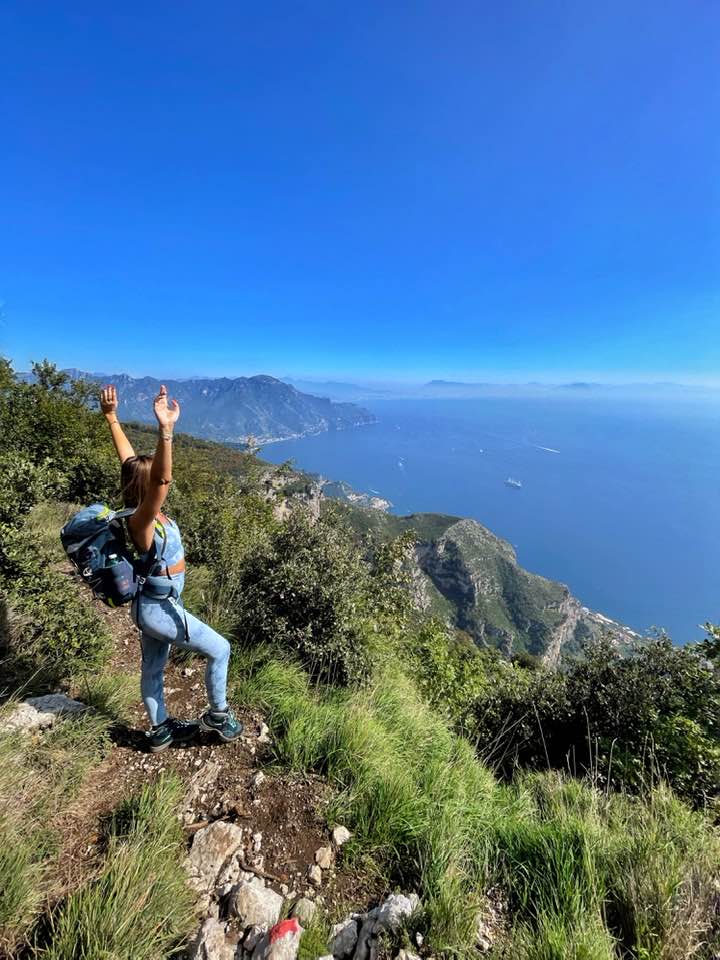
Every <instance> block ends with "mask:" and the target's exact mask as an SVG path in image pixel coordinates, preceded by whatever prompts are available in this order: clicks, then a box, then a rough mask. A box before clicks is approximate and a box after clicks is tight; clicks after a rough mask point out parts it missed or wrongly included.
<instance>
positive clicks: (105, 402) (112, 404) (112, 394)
mask: <svg viewBox="0 0 720 960" xmlns="http://www.w3.org/2000/svg"><path fill="white" fill-rule="evenodd" d="M117 408H118V398H117V390H116V389H115V387H114V386H113V385H112V384H111V383H109V384H108V385H107V386H106V387H103V388H102V390H101V391H100V409H101V410H102V412H103V413H104V414H105V416H106V417H107V416H109V415H110V414H111V413H114V414H117Z"/></svg>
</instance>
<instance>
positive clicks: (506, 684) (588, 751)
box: [455, 637, 720, 805]
mask: <svg viewBox="0 0 720 960" xmlns="http://www.w3.org/2000/svg"><path fill="white" fill-rule="evenodd" d="M708 649H709V647H708V646H707V645H705V644H689V645H687V646H686V647H675V646H673V645H672V643H671V642H670V641H669V640H668V639H667V638H664V637H663V638H660V639H658V640H655V641H652V642H648V643H645V644H643V645H642V646H640V647H639V648H638V649H637V650H636V651H635V653H634V655H632V656H629V657H628V656H625V655H623V654H622V653H621V652H619V651H618V650H617V648H616V647H614V646H613V645H612V644H611V643H609V642H608V641H600V642H598V643H596V644H593V645H591V646H589V647H588V648H587V651H586V656H585V657H584V659H583V660H580V661H577V662H575V663H574V664H572V665H570V666H569V667H568V669H567V671H566V672H564V673H562V672H558V671H555V670H549V669H544V668H540V669H533V670H526V669H522V668H519V667H517V666H513V667H511V668H509V669H505V670H501V671H495V673H494V675H493V682H492V683H488V684H486V685H485V686H483V685H482V684H476V685H475V686H476V693H475V694H473V693H472V692H471V693H470V696H471V697H472V696H474V701H473V704H472V714H473V716H472V719H470V720H468V719H467V714H468V708H467V705H466V703H463V704H462V706H461V708H458V709H456V711H455V719H456V721H458V722H462V723H463V724H464V725H465V727H466V729H468V730H469V731H470V733H471V735H472V736H473V738H474V739H475V740H476V742H477V744H478V749H479V751H480V753H481V754H482V756H483V757H485V758H486V759H487V760H488V761H489V762H490V763H492V764H493V765H494V766H495V767H496V768H497V769H499V770H500V771H501V772H502V773H503V774H504V775H506V776H509V775H510V774H512V772H513V771H514V770H515V769H517V768H518V767H525V768H527V767H530V768H536V769H539V768H543V767H556V768H563V769H566V770H569V771H570V772H571V773H578V774H583V773H584V772H588V771H589V772H591V773H592V775H593V776H594V777H596V778H597V779H598V780H600V781H601V782H609V783H611V784H612V785H614V786H616V787H620V786H624V787H630V788H632V789H641V788H646V787H649V786H651V785H652V784H653V783H654V782H656V781H658V780H659V779H665V780H667V782H668V783H670V784H671V785H672V786H673V788H674V789H676V790H677V791H678V793H679V794H680V795H681V796H683V797H686V798H687V799H689V800H691V801H692V802H693V803H695V804H698V805H705V804H707V803H714V802H715V800H716V798H717V797H718V795H719V794H720V739H719V735H720V673H718V670H717V668H716V666H715V665H714V664H713V662H712V660H711V659H710V658H709V656H708ZM461 687H462V684H461Z"/></svg>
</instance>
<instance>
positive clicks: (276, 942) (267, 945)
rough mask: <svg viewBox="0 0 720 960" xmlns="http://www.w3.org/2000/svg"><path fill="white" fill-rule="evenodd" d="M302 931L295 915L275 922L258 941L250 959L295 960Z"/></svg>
mask: <svg viewBox="0 0 720 960" xmlns="http://www.w3.org/2000/svg"><path fill="white" fill-rule="evenodd" d="M302 933H303V928H302V927H301V926H300V924H299V923H298V921H297V918H296V917H291V918H290V919H289V920H282V921H281V922H280V923H276V924H275V926H274V927H272V928H271V929H270V930H269V931H268V932H267V933H266V934H265V935H264V936H263V937H262V938H261V940H260V941H259V942H258V944H257V946H256V947H255V949H254V950H253V954H252V960H295V958H296V957H297V954H298V947H299V946H300V937H301V936H302Z"/></svg>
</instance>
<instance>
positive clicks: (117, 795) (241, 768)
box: [54, 585, 386, 915]
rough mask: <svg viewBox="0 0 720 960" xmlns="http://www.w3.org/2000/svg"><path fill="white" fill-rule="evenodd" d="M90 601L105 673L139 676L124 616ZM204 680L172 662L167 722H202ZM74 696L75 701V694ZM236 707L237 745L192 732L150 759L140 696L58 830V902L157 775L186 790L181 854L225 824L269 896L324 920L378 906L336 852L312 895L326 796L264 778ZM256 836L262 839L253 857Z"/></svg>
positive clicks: (254, 727)
mask: <svg viewBox="0 0 720 960" xmlns="http://www.w3.org/2000/svg"><path fill="white" fill-rule="evenodd" d="M79 589H81V587H80V585H79ZM88 602H92V603H93V605H94V606H97V609H98V610H99V612H100V614H101V615H102V616H103V617H104V618H105V619H106V622H107V625H108V628H109V630H110V632H111V634H112V637H113V653H112V656H111V661H110V669H111V670H113V671H117V672H124V673H135V674H137V675H139V671H140V645H139V638H138V634H137V630H136V628H135V626H134V625H133V623H132V621H131V619H130V616H129V613H128V611H127V610H126V609H122V610H111V609H110V608H108V607H105V606H104V605H102V604H99V603H97V601H92V600H90V599H89V600H88ZM203 677H204V663H203V661H202V660H201V659H199V658H198V659H193V660H186V659H174V658H173V657H171V659H170V662H169V663H168V667H167V670H166V674H165V695H166V704H167V707H168V711H169V712H170V713H171V715H173V716H177V717H181V718H183V719H193V718H195V717H198V716H199V715H200V713H202V711H203V710H204V709H205V708H206V703H207V700H206V693H205V684H204V679H203ZM77 693H78V696H80V691H77ZM80 698H81V697H80ZM234 706H235V708H236V711H235V712H236V714H237V716H238V717H239V719H240V720H241V721H242V723H243V726H244V732H243V736H242V737H241V739H240V740H239V741H238V742H236V743H232V744H224V743H222V742H221V741H220V740H219V739H218V738H217V737H216V736H215V735H213V734H205V733H203V732H201V731H199V732H198V734H197V735H196V737H195V738H194V739H193V740H190V741H188V742H187V743H186V744H183V745H175V746H172V747H171V748H169V749H167V750H165V751H163V752H161V753H157V754H151V753H149V752H147V749H146V745H145V744H146V740H145V733H144V731H145V729H146V728H147V720H146V718H145V714H144V710H143V707H142V703H141V702H140V694H139V691H138V704H137V707H136V708H134V710H133V714H132V718H131V724H130V725H128V726H124V725H123V726H118V727H117V728H116V729H115V730H114V731H113V734H112V737H113V746H112V748H111V750H110V752H109V753H108V755H107V756H106V757H105V758H104V759H103V760H102V761H101V762H100V763H99V764H98V765H97V766H96V767H94V768H93V769H91V770H90V772H89V774H88V776H87V778H86V781H85V782H84V784H83V786H82V788H81V790H80V793H79V795H78V796H77V797H76V799H75V800H74V801H73V803H72V804H71V806H70V807H69V809H68V810H66V812H65V814H64V816H63V819H62V821H61V822H60V823H59V824H58V827H59V832H60V835H61V836H62V846H61V850H60V853H59V858H58V864H57V888H56V890H55V891H54V893H55V894H56V895H57V896H61V895H63V894H65V893H67V892H69V891H71V890H72V889H74V888H76V887H77V886H78V885H79V884H80V883H81V882H83V881H85V880H87V879H88V878H89V877H91V876H93V875H94V874H96V873H97V871H98V870H99V868H100V866H101V865H102V860H103V852H104V851H103V843H104V833H103V829H102V827H103V821H104V820H105V819H106V818H107V816H108V815H109V814H110V813H111V812H112V810H114V809H115V808H116V807H117V805H118V804H119V803H120V802H121V801H122V799H123V798H124V797H127V796H129V795H131V794H132V793H134V792H136V791H137V790H139V789H141V787H142V786H143V785H144V784H146V783H150V782H152V781H153V780H155V779H156V778H157V777H159V776H160V775H162V774H163V773H167V772H173V773H175V774H176V775H177V776H178V777H179V778H180V779H181V781H182V782H183V783H184V784H185V788H186V795H185V801H184V806H183V810H182V818H183V823H184V826H185V829H186V833H187V837H188V846H189V845H190V843H191V842H192V836H193V835H194V833H195V832H196V831H197V830H198V829H201V828H202V827H203V826H204V825H206V824H207V823H209V822H212V821H213V820H217V819H226V820H229V821H232V822H235V823H237V824H238V825H240V826H243V827H245V828H246V829H247V834H246V835H247V845H246V851H245V854H246V861H247V863H249V864H251V865H254V866H255V867H256V869H257V870H258V872H260V873H261V874H263V875H265V876H266V879H267V880H268V883H269V885H270V886H272V887H274V888H275V889H276V890H279V891H281V892H284V893H287V890H288V889H289V890H290V891H291V892H292V891H295V892H296V893H297V895H298V896H310V897H314V898H315V899H317V900H318V901H319V902H323V903H324V905H325V907H326V909H328V911H329V912H330V914H331V915H333V914H334V913H335V911H336V910H337V911H340V910H347V909H348V908H349V907H352V908H357V909H365V908H367V906H368V905H370V904H371V903H374V902H377V900H378V899H379V898H380V897H381V896H382V894H383V893H385V892H386V891H385V890H384V888H383V886H382V884H381V882H380V881H378V880H375V879H373V878H372V876H371V875H370V876H369V875H368V872H367V871H366V870H363V871H362V876H359V875H358V874H357V873H356V872H354V871H353V869H352V868H351V867H349V866H345V865H344V864H343V857H342V852H341V851H340V853H339V856H338V860H337V862H336V865H335V867H334V868H333V869H331V870H329V871H323V884H322V887H321V888H320V889H316V888H314V887H313V886H312V885H311V884H310V883H309V882H308V880H307V870H308V867H309V866H310V865H311V864H313V863H314V862H315V851H316V850H317V849H318V848H319V847H321V846H327V845H328V843H329V842H330V831H329V825H328V824H327V822H326V819H325V809H326V807H327V804H328V802H329V800H330V799H331V796H332V791H331V789H330V788H329V787H328V785H327V784H326V783H325V782H324V781H323V780H321V779H320V778H319V777H315V776H309V775H305V776H302V775H295V774H289V773H278V772H277V771H276V770H273V769H271V767H270V764H271V762H272V759H273V750H272V742H271V740H270V738H269V736H268V735H267V728H266V727H265V725H264V721H263V717H262V716H261V715H260V714H259V713H257V712H255V711H252V710H247V709H243V708H242V707H241V706H240V705H234ZM259 771H262V774H261V776H260V777H258V772H259ZM257 834H261V835H262V838H261V840H260V844H259V845H260V849H259V850H257V849H256V846H257V840H258V839H259V838H258V837H257ZM253 835H255V844H254V843H253ZM333 908H335V909H333Z"/></svg>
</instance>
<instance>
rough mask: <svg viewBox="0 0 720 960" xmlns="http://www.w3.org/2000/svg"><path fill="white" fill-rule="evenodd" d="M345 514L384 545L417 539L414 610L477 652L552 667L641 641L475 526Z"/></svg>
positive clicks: (350, 510) (441, 519) (438, 517)
mask: <svg viewBox="0 0 720 960" xmlns="http://www.w3.org/2000/svg"><path fill="white" fill-rule="evenodd" d="M343 512H344V514H345V516H346V518H347V520H348V522H349V524H350V525H351V526H352V527H354V529H356V530H358V531H360V532H362V533H372V534H373V535H374V536H375V537H376V538H377V539H378V541H379V542H381V543H384V542H387V541H389V540H392V539H394V538H396V537H398V536H400V535H402V534H404V533H408V532H412V533H413V535H414V536H415V537H416V544H415V550H414V553H413V556H412V560H411V563H412V572H413V581H414V591H415V600H416V604H417V606H418V607H419V608H420V609H421V610H424V611H428V612H430V613H433V614H435V615H436V616H439V617H443V618H444V619H447V620H448V621H449V622H450V623H452V624H453V625H454V626H455V627H457V628H458V629H460V630H462V631H464V632H465V633H466V634H468V636H470V637H471V638H472V640H473V641H474V642H475V643H476V644H478V645H480V646H489V647H495V648H497V649H499V650H501V651H502V652H503V653H504V654H505V655H506V656H513V655H517V654H530V655H531V656H533V657H538V658H540V659H541V660H543V661H545V662H546V663H549V664H551V665H554V664H557V663H559V662H560V660H561V659H567V658H568V657H573V656H577V655H578V654H580V653H582V651H583V650H584V648H585V647H586V646H587V645H588V644H589V643H591V642H592V641H593V640H597V639H599V638H600V637H603V636H606V637H609V638H611V639H612V640H613V642H614V643H615V644H617V645H618V647H619V648H620V649H623V650H624V649H627V648H628V647H629V646H631V645H632V644H633V643H634V642H635V641H636V640H637V639H638V638H637V635H636V634H634V633H633V632H632V631H631V630H629V629H628V628H627V627H624V626H622V624H619V623H615V622H614V621H612V620H610V619H609V618H608V617H605V616H603V615H602V614H598V613H594V612H593V611H592V610H588V608H587V607H584V606H583V605H582V604H581V603H580V602H579V601H578V600H576V598H575V597H573V596H572V594H571V593H570V591H569V590H568V588H567V587H566V586H564V585H563V584H562V583H557V581H555V580H548V579H547V578H546V577H541V576H538V575H537V574H534V573H530V572H529V571H527V570H524V569H523V568H522V567H521V566H520V565H519V563H518V562H517V557H516V556H515V551H514V550H513V548H512V547H511V545H510V544H509V543H507V541H505V540H501V539H500V538H499V537H496V536H495V534H493V533H491V531H490V530H488V529H487V528H486V527H483V526H482V524H480V523H478V522H477V521H475V520H468V519H463V518H461V517H453V516H447V515H444V514H435V513H418V514H411V515H410V516H407V517H396V516H393V515H392V514H384V513H381V512H379V511H377V510H367V509H362V508H358V507H357V506H355V505H353V504H346V505H344V507H343Z"/></svg>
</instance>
